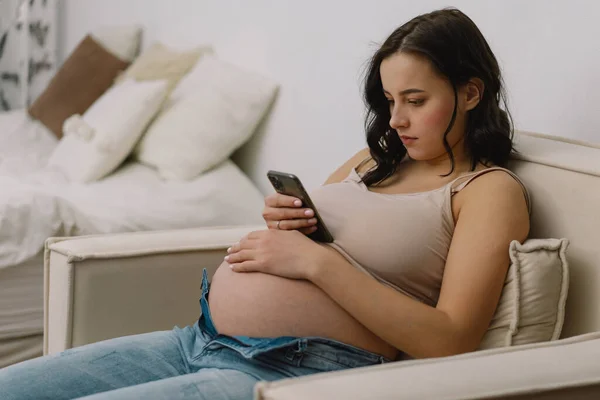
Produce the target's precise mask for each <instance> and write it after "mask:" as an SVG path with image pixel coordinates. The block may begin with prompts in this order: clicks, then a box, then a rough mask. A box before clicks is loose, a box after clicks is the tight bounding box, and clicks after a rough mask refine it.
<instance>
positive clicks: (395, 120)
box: [390, 110, 410, 129]
mask: <svg viewBox="0 0 600 400" xmlns="http://www.w3.org/2000/svg"><path fill="white" fill-rule="evenodd" d="M409 125H410V123H409V121H408V117H406V115H404V114H402V113H400V112H399V111H398V110H392V116H391V118H390V127H391V128H392V129H399V128H408V126H409Z"/></svg>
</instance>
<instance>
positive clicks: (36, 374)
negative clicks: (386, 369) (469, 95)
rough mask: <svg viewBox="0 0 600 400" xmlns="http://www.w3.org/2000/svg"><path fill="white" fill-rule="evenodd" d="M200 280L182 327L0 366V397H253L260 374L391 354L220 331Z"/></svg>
mask: <svg viewBox="0 0 600 400" xmlns="http://www.w3.org/2000/svg"><path fill="white" fill-rule="evenodd" d="M209 288H210V284H209V282H208V275H207V273H206V270H204V272H203V278H202V297H201V298H200V307H201V309H202V315H201V317H200V319H199V321H198V323H196V324H194V325H192V326H187V327H185V328H183V329H180V328H178V327H175V328H174V329H173V330H172V331H164V332H153V333H147V334H142V335H135V336H127V337H122V338H117V339H112V340H107V341H103V342H99V343H94V344H90V345H87V346H82V347H77V348H74V349H69V350H67V351H64V352H62V353H60V354H57V355H52V356H46V357H40V358H37V359H33V360H29V361H25V362H22V363H20V364H16V365H13V366H10V367H7V368H4V369H1V370H0V399H2V400H29V399H31V400H43V399H52V400H59V399H65V400H66V399H75V398H82V397H84V396H88V397H85V399H88V400H92V399H93V400H116V399H119V400H125V399H136V400H137V399H168V400H178V399H210V400H233V399H252V396H253V387H254V384H255V383H256V382H258V381H260V380H266V381H274V380H278V379H283V378H290V377H296V376H303V375H310V374H315V373H319V372H327V371H339V370H344V369H348V368H356V367H365V366H369V365H374V364H381V363H385V362H390V361H391V360H389V359H387V358H385V357H383V356H380V355H378V354H374V353H371V352H368V351H366V350H363V349H360V348H357V347H354V346H351V345H347V344H345V343H341V342H338V341H335V340H331V339H326V338H321V337H305V338H297V337H291V336H285V337H277V338H251V337H246V336H234V337H232V336H226V335H221V334H219V333H218V332H217V331H216V329H215V326H214V325H213V322H212V319H211V315H210V310H209V307H208V301H207V299H208V292H209Z"/></svg>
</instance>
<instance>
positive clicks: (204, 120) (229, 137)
mask: <svg viewBox="0 0 600 400" xmlns="http://www.w3.org/2000/svg"><path fill="white" fill-rule="evenodd" d="M276 91H277V84H276V83H274V82H273V81H271V80H270V79H267V78H266V77H263V76H261V75H259V74H257V73H254V72H250V71H247V70H245V69H242V68H240V67H237V66H234V65H232V64H229V63H226V62H224V61H221V60H219V59H217V58H215V57H214V56H212V55H207V56H204V57H203V58H202V59H201V60H200V61H199V62H198V63H197V64H196V66H195V68H194V69H193V70H192V71H191V72H190V73H189V74H188V75H187V76H186V77H185V78H183V79H182V80H181V82H180V83H179V85H178V86H177V88H176V89H175V91H174V92H173V94H172V96H171V100H172V102H171V104H170V106H169V107H167V108H166V109H165V110H164V111H163V112H162V113H161V114H160V115H159V116H158V118H157V119H156V120H155V122H154V123H153V124H152V126H151V127H150V128H149V129H148V131H147V132H146V134H145V135H144V136H143V138H142V140H141V141H140V144H139V145H138V147H137V148H136V151H135V156H136V157H137V159H138V160H140V161H141V162H143V163H145V164H148V165H152V166H154V167H156V168H157V169H158V172H159V174H160V175H161V176H162V177H163V178H165V179H167V180H190V179H192V178H194V177H196V176H198V175H200V174H201V173H203V172H204V171H206V170H208V169H210V168H212V167H214V166H215V165H217V164H219V163H220V162H222V161H223V160H225V159H226V158H228V157H229V156H230V155H231V153H233V152H234V151H235V150H236V149H237V148H238V147H239V146H241V145H242V144H243V143H244V142H246V141H247V140H248V139H249V138H250V136H251V135H252V133H253V132H254V130H255V129H256V126H257V125H258V123H259V122H260V120H261V119H262V117H263V116H264V114H265V113H266V111H267V109H268V108H269V105H270V104H271V102H272V101H273V98H274V96H275V93H276Z"/></svg>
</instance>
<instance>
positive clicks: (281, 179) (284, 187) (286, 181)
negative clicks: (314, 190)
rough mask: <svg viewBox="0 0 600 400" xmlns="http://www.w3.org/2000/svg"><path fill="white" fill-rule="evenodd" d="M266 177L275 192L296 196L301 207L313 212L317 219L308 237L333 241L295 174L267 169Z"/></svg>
mask: <svg viewBox="0 0 600 400" xmlns="http://www.w3.org/2000/svg"><path fill="white" fill-rule="evenodd" d="M267 177H268V178H269V181H270V182H271V185H273V188H274V189H275V191H276V192H277V193H281V194H285V195H287V196H292V197H296V198H298V199H300V200H301V201H302V206H303V207H307V208H310V209H311V210H313V211H314V212H315V218H316V219H317V230H316V231H314V232H313V233H311V234H309V235H308V237H309V238H311V239H312V240H314V241H317V242H324V243H331V242H333V236H331V233H329V230H328V229H327V227H326V226H325V224H324V223H323V220H322V219H321V216H320V215H319V213H318V212H317V209H316V207H315V205H314V204H313V202H312V200H311V199H310V197H309V196H308V193H307V192H306V189H304V186H303V185H302V182H300V179H298V177H297V176H296V175H294V174H289V173H286V172H278V171H269V172H267Z"/></svg>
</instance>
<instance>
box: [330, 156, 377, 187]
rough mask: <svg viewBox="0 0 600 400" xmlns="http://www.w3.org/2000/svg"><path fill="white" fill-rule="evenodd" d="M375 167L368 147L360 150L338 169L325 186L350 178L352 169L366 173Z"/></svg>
mask: <svg viewBox="0 0 600 400" xmlns="http://www.w3.org/2000/svg"><path fill="white" fill-rule="evenodd" d="M372 165H373V160H372V159H371V152H370V150H369V148H368V147H365V148H364V149H362V150H360V151H359V152H357V153H356V154H354V155H353V156H352V157H350V158H349V159H348V160H347V161H346V162H345V163H344V164H342V165H341V166H340V167H339V168H338V169H336V170H335V171H334V172H333V173H332V174H331V175H330V176H329V178H327V180H326V181H325V185H328V184H330V183H338V182H341V181H343V180H344V179H346V178H347V177H348V175H349V174H350V172H351V171H352V168H357V170H358V171H359V172H360V171H366V170H367V169H369V168H370V167H371V166H372Z"/></svg>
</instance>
